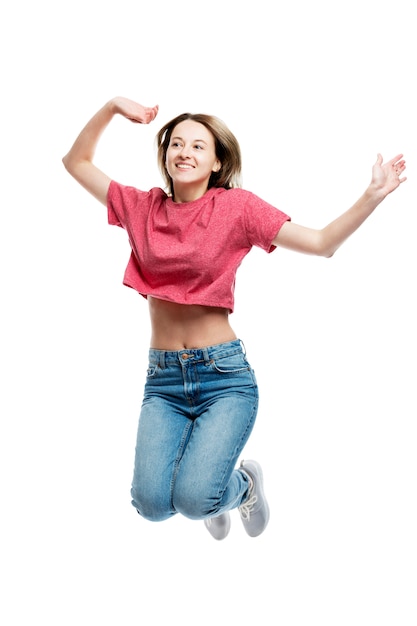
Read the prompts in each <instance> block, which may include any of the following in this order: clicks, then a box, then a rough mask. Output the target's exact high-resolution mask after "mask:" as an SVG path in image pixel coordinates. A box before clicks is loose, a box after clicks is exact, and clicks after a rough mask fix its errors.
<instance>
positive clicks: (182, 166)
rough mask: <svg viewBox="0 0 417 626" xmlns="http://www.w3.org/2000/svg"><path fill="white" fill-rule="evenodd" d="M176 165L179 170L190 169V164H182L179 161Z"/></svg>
mask: <svg viewBox="0 0 417 626" xmlns="http://www.w3.org/2000/svg"><path fill="white" fill-rule="evenodd" d="M177 167H179V169H180V170H190V169H191V165H182V164H181V163H178V165H177Z"/></svg>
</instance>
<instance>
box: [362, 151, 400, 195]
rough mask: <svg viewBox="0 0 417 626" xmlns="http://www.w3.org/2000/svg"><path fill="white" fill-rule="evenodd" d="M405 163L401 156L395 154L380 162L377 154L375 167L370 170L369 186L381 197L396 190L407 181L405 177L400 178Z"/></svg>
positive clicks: (379, 155)
mask: <svg viewBox="0 0 417 626" xmlns="http://www.w3.org/2000/svg"><path fill="white" fill-rule="evenodd" d="M405 167H406V166H405V161H404V159H403V155H402V154H397V156H396V157H394V158H393V159H391V160H390V161H387V162H386V163H383V162H382V155H381V154H378V158H377V160H376V163H375V165H374V166H373V168H372V180H371V184H370V186H371V187H373V188H374V189H375V190H377V191H378V192H379V193H381V194H383V196H384V197H385V196H387V195H388V194H389V193H391V192H392V191H394V189H397V187H399V186H400V185H401V183H403V182H404V181H406V180H407V178H406V177H405V176H403V178H400V176H401V175H402V174H403V172H404V170H405Z"/></svg>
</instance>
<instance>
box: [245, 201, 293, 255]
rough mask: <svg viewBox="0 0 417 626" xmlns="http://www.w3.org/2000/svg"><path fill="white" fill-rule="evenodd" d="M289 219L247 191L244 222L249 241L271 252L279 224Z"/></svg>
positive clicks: (279, 227)
mask: <svg viewBox="0 0 417 626" xmlns="http://www.w3.org/2000/svg"><path fill="white" fill-rule="evenodd" d="M289 220H291V218H290V216H289V215H287V214H286V213H284V212H283V211H280V209H277V208H276V207H274V206H273V205H272V204H269V203H268V202H265V200H262V199H261V198H259V197H258V196H256V195H255V194H253V193H251V192H248V193H247V198H246V203H245V223H246V231H247V236H248V240H249V243H250V244H251V245H252V246H257V247H258V248H261V249H262V250H265V251H266V252H272V251H273V250H275V248H276V246H274V245H272V241H273V240H274V239H275V237H276V235H277V233H278V232H279V230H280V229H281V226H282V225H283V224H285V222H288V221H289Z"/></svg>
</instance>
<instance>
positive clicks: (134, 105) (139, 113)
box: [112, 96, 159, 124]
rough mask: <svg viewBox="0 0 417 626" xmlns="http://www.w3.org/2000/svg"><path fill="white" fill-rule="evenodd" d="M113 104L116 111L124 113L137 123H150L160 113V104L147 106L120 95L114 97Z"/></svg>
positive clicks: (127, 117)
mask: <svg viewBox="0 0 417 626" xmlns="http://www.w3.org/2000/svg"><path fill="white" fill-rule="evenodd" d="M112 106H113V110H114V112H115V113H119V114H120V115H123V116H124V117H125V118H126V119H128V120H130V121H131V122H134V123H135V124H149V123H150V122H152V121H153V120H154V119H155V117H156V116H157V114H158V110H159V106H158V105H156V106H153V107H145V106H143V105H142V104H139V103H138V102H134V101H133V100H129V99H128V98H122V97H121V96H118V97H116V98H113V100H112Z"/></svg>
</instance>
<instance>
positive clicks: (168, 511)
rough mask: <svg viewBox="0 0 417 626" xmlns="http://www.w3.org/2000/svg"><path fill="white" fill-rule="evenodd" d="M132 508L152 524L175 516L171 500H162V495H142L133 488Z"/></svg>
mask: <svg viewBox="0 0 417 626" xmlns="http://www.w3.org/2000/svg"><path fill="white" fill-rule="evenodd" d="M131 496H132V506H134V508H135V509H136V511H137V512H138V513H139V515H140V516H141V517H143V518H144V519H146V520H149V521H151V522H163V521H164V520H166V519H168V518H169V517H171V516H172V515H174V514H175V511H173V509H172V507H171V505H170V502H169V500H168V501H166V500H165V501H164V499H161V496H160V494H150V493H141V492H140V490H138V489H136V488H135V487H132V489H131Z"/></svg>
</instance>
